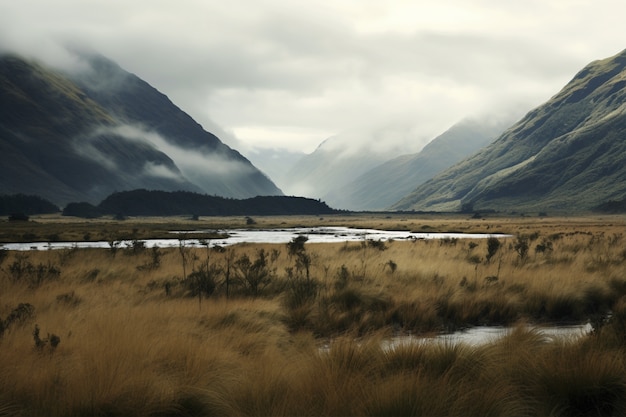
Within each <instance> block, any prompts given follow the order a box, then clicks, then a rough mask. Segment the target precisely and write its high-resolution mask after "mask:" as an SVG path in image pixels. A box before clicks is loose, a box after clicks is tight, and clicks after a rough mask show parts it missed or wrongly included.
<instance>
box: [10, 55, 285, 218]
mask: <svg viewBox="0 0 626 417" xmlns="http://www.w3.org/2000/svg"><path fill="white" fill-rule="evenodd" d="M79 59H81V60H82V61H83V63H84V64H85V65H84V66H82V69H81V70H79V71H72V72H71V73H70V72H62V71H59V70H54V69H51V68H49V67H46V66H45V65H44V64H42V63H39V62H36V61H31V60H27V59H24V58H22V57H19V56H17V55H12V54H5V55H2V56H0V161H1V162H2V164H1V165H0V193H3V194H18V193H24V194H34V195H39V196H41V197H43V198H46V199H48V200H50V201H52V202H54V203H55V204H57V205H61V206H62V205H64V204H65V203H67V202H70V201H89V202H97V201H100V200H101V199H103V198H104V197H106V196H107V195H109V194H111V193H112V192H114V191H119V190H130V189H137V188H150V189H161V190H167V191H176V190H186V191H193V192H205V193H209V194H217V195H222V196H225V197H238V198H245V197H252V196H256V195H280V194H282V193H281V192H280V190H279V189H278V188H277V187H276V186H275V185H274V184H273V183H272V182H271V181H270V180H269V179H268V178H267V177H265V176H264V175H263V174H262V173H261V172H260V171H258V170H257V169H256V168H255V167H254V166H253V165H252V164H251V163H250V162H249V161H248V160H247V159H245V158H244V157H243V156H241V155H240V154H239V153H238V152H236V151H234V150H232V149H230V148H229V147H227V146H226V145H224V144H223V143H222V142H221V141H220V140H219V139H218V138H217V137H215V136H214V135H212V134H210V133H209V132H206V131H204V130H203V129H202V127H201V126H200V125H199V124H198V123H196V122H195V121H194V120H193V119H192V118H191V117H189V116H188V115H187V114H186V113H184V112H183V111H182V110H180V109H179V108H178V107H176V106H175V105H174V104H173V103H172V102H171V101H170V100H169V99H168V98H167V97H166V96H165V95H163V94H161V93H160V92H158V91H157V90H156V89H154V88H153V87H151V86H150V85H149V84H147V83H146V82H144V81H142V80H141V79H139V78H138V77H136V76H135V75H133V74H130V73H128V72H126V71H124V70H122V69H121V68H120V67H119V66H118V65H117V64H115V63H113V62H111V61H109V60H107V59H106V58H104V57H101V56H98V55H89V54H84V55H79ZM188 161H191V162H192V163H189V162H188Z"/></svg>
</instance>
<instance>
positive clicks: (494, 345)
mask: <svg viewBox="0 0 626 417" xmlns="http://www.w3.org/2000/svg"><path fill="white" fill-rule="evenodd" d="M240 220H241V221H243V219H240ZM256 220H257V223H258V224H261V225H264V224H267V223H266V221H267V220H266V219H263V218H259V219H256ZM378 220H379V219H375V220H373V221H378ZM385 221H396V222H401V220H399V219H398V218H395V219H385ZM439 221H440V220H439V219H430V220H429V222H428V224H425V225H427V226H429V228H430V227H431V228H432V229H433V230H434V229H436V228H438V227H444V226H442V225H440V224H438V222H439ZM411 222H414V223H415V224H413V225H410V227H412V228H415V229H419V228H420V227H421V226H420V225H419V224H418V222H417V221H415V220H412V221H411V220H409V221H407V222H406V223H407V224H408V223H411ZM455 222H457V223H455V226H456V227H457V228H458V229H459V230H473V229H478V228H479V226H480V227H481V228H483V229H485V228H486V227H487V226H489V230H494V229H498V230H499V231H510V232H523V233H524V234H526V235H528V236H530V235H533V233H535V232H538V234H537V236H536V237H534V238H533V239H530V238H529V239H528V242H529V243H528V245H529V249H528V252H527V253H526V255H525V257H524V259H523V262H521V261H520V252H519V247H517V248H516V242H517V241H516V240H515V239H502V240H501V244H500V246H499V248H498V250H497V251H495V252H494V253H493V254H492V255H491V256H490V259H489V261H487V259H486V258H487V255H488V254H489V248H488V246H487V242H486V241H485V240H467V241H464V240H460V241H456V242H452V241H450V242H437V241H428V240H425V241H415V242H399V241H395V242H386V243H385V245H384V246H385V248H384V250H381V248H380V247H379V246H377V245H371V244H368V243H367V242H366V241H364V242H355V243H349V244H343V243H342V244H308V243H307V244H306V245H304V251H305V252H304V254H305V255H306V256H307V257H308V258H303V257H301V258H299V259H300V262H301V263H300V264H297V259H296V257H295V256H288V248H287V246H285V245H239V246H236V247H233V248H229V249H228V250H226V251H219V250H213V249H211V250H209V249H208V248H203V247H200V248H195V249H190V250H189V252H188V255H189V256H188V258H187V263H186V264H185V271H183V265H182V263H181V253H180V251H179V250H178V248H170V249H160V250H159V255H158V257H157V258H158V262H155V259H157V258H155V255H154V253H153V252H152V251H151V250H150V249H146V248H144V249H143V250H142V249H140V245H136V246H133V247H132V248H129V249H121V248H120V249H119V250H117V251H115V252H113V251H110V250H106V249H105V250H95V249H69V250H66V251H39V252H28V253H16V252H8V253H6V254H4V255H5V256H4V257H3V261H2V263H1V264H0V268H1V270H0V320H1V321H2V323H3V325H4V324H5V323H9V322H8V321H7V320H8V317H10V316H11V314H12V312H13V311H15V310H16V309H17V308H18V306H19V305H26V304H28V305H32V306H33V311H32V314H29V315H27V316H24V318H23V319H20V320H17V319H16V320H11V322H10V324H7V325H6V326H4V327H3V328H4V331H3V333H2V335H0V415H50V416H54V415H64V416H66V415H179V416H187V415H224V416H236V415H237V416H238V415H277V416H280V415H284V416H288V415H512V416H516V415H518V416H529V415H618V414H623V413H624V412H626V409H625V406H626V405H625V404H624V398H626V389H625V387H626V362H625V360H624V358H626V348H625V347H624V346H626V344H625V343H624V342H626V325H625V324H624V323H626V313H625V312H626V301H624V300H626V298H625V297H626V276H625V275H624V262H626V261H625V260H624V256H623V253H624V240H623V239H622V238H621V237H620V235H619V233H620V232H619V231H620V230H621V229H620V228H621V227H622V226H621V225H618V226H609V225H607V226H605V227H604V229H603V228H602V227H601V225H600V224H598V223H597V222H592V221H589V223H581V224H575V223H572V222H570V221H564V222H563V224H562V225H561V226H560V228H559V226H558V225H556V224H552V223H550V224H545V223H542V222H540V223H532V222H530V223H511V222H510V221H509V220H506V221H502V224H490V225H488V224H480V223H479V222H477V221H471V222H469V224H464V223H463V221H461V220H455ZM537 222H538V221H537ZM401 223H402V222H401ZM258 224H257V225H258ZM257 225H255V226H257ZM507 225H508V226H507ZM505 227H511V228H512V229H513V230H507V229H506V228H505ZM140 228H141V227H140ZM463 228H465V229H463ZM533 228H535V229H533ZM577 228H579V229H580V230H578V231H577V230H576V229H577ZM429 230H430V229H429ZM92 235H96V232H94V233H92ZM555 236H558V237H555ZM548 241H549V242H551V245H550V247H551V249H549V250H548V249H546V248H543V249H540V250H539V251H536V250H534V245H535V244H545V242H548ZM542 242H543V243H542ZM261 250H262V251H264V252H263V253H264V254H265V256H266V259H265V262H266V263H265V266H266V267H267V268H269V269H268V271H269V272H271V273H270V274H269V275H267V276H265V275H264V279H265V278H269V279H266V280H265V281H264V283H263V285H262V286H259V287H258V288H256V289H255V290H254V291H252V290H251V288H250V285H249V283H248V284H246V283H244V282H243V281H242V279H243V277H242V276H241V275H238V274H237V271H236V269H235V265H236V264H235V262H237V260H239V259H245V257H247V258H248V260H249V261H250V264H252V265H254V263H255V262H256V261H257V260H258V259H259V254H260V251H261ZM20 257H22V258H20ZM307 259H308V260H307ZM303 260H307V262H305V263H302V261H303ZM16 261H19V262H22V263H23V264H26V262H28V263H30V264H32V265H45V266H51V267H54V268H55V270H56V269H58V271H59V273H58V275H55V276H54V277H45V279H41V280H38V281H37V282H36V285H33V283H32V281H31V280H27V279H14V278H13V274H12V272H11V270H10V269H9V266H10V265H12V264H13V263H14V262H16ZM390 262H392V263H393V265H395V267H394V268H393V271H392V270H391V268H390V267H389V265H390ZM147 265H149V266H150V267H147ZM229 267H231V268H233V269H232V270H231V273H232V275H231V276H230V278H229V282H228V287H227V285H226V273H227V272H226V271H228V269H229ZM209 270H210V271H213V272H212V273H214V275H212V276H211V277H212V279H214V282H213V283H214V288H213V289H212V291H211V292H209V291H204V292H198V291H197V290H198V288H199V287H198V286H197V283H194V282H195V281H193V279H194V278H193V277H194V275H193V274H194V272H198V271H200V272H202V271H205V273H206V271H209ZM290 274H291V275H290ZM198 300H200V301H201V302H198ZM609 313H610V314H609ZM587 320H592V323H594V332H593V334H592V335H589V336H586V337H583V338H581V339H571V340H570V339H555V340H548V339H546V338H545V337H544V336H542V335H541V334H539V333H538V332H535V331H532V330H528V329H527V327H526V326H524V325H523V323H524V322H526V321H527V322H531V323H537V322H585V321H587ZM515 323H522V324H520V325H519V326H514V327H513V329H512V330H511V331H510V333H509V334H508V335H507V336H505V337H504V338H502V339H501V340H498V341H494V342H490V343H487V344H485V345H481V346H468V345H463V344H451V343H447V344H446V343H412V344H400V345H394V346H393V347H391V348H390V347H389V345H388V344H386V343H384V341H385V340H387V339H388V338H389V337H391V336H395V335H403V334H406V333H411V334H414V335H415V334H432V333H438V332H441V331H444V330H453V329H457V328H463V327H467V326H471V325H484V324H498V325H506V324H515ZM35 326H37V327H38V328H39V329H40V330H41V335H42V338H43V337H45V336H46V335H48V334H50V335H57V336H58V337H59V338H60V343H59V344H58V346H56V347H55V348H54V349H49V348H47V349H37V348H36V347H35V343H34V341H33V330H34V329H35Z"/></svg>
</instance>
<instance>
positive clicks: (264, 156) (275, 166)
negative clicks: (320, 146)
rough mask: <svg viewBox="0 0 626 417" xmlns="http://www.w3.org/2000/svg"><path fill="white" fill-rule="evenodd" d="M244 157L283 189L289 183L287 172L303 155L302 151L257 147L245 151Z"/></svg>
mask: <svg viewBox="0 0 626 417" xmlns="http://www.w3.org/2000/svg"><path fill="white" fill-rule="evenodd" d="M244 155H245V157H246V158H248V159H249V160H250V162H252V163H253V164H254V166H255V167H257V168H259V169H260V170H261V171H262V172H263V173H264V174H266V175H267V176H268V177H270V178H271V179H272V181H274V184H276V185H277V186H278V187H279V188H281V189H284V187H285V186H286V185H288V184H289V176H288V173H289V172H290V171H291V170H292V169H293V167H294V166H295V165H296V164H297V163H298V162H299V161H300V160H301V159H302V158H304V157H305V155H306V154H305V153H304V152H299V151H292V150H289V149H281V148H259V149H252V150H250V151H248V152H246V153H245V154H244Z"/></svg>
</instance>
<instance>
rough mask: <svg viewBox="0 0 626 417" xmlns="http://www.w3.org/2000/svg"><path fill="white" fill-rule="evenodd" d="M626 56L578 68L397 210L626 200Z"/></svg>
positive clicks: (576, 205)
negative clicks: (540, 102)
mask: <svg viewBox="0 0 626 417" xmlns="http://www.w3.org/2000/svg"><path fill="white" fill-rule="evenodd" d="M625 160H626V51H622V52H621V53H619V54H617V55H615V56H613V57H610V58H606V59H602V60H597V61H594V62H592V63H590V64H589V65H587V66H586V67H585V68H583V69H582V70H581V71H580V72H578V74H576V75H575V77H574V78H573V79H572V80H571V81H570V82H569V83H568V84H567V85H566V86H565V87H564V88H563V89H562V90H561V91H560V92H559V93H558V94H556V95H555V96H553V97H552V98H551V99H550V100H548V101H547V102H546V103H545V104H543V105H541V106H539V107H537V108H535V109H534V110H532V111H530V112H529V113H528V114H527V115H526V116H525V117H523V118H522V119H521V120H520V121H519V122H517V123H516V124H514V125H513V126H512V127H510V128H509V129H507V130H506V131H505V132H504V133H503V134H502V135H501V136H500V137H499V138H498V139H496V140H495V141H494V142H493V143H492V144H490V145H489V146H487V147H485V148H484V149H483V150H481V151H479V152H478V153H477V154H475V155H473V156H471V157H469V158H466V159H464V160H463V161H461V162H459V163H458V164H456V165H454V166H453V167H451V168H449V169H447V170H445V171H444V172H442V173H440V174H439V175H437V176H436V177H434V178H433V179H431V180H429V181H427V182H426V183H424V184H422V185H420V186H418V187H417V188H416V189H415V190H414V191H412V192H411V193H410V194H408V195H407V196H406V197H404V198H403V199H401V200H400V201H398V202H397V203H396V204H394V205H393V209H397V210H411V209H414V210H437V211H448V210H452V211H457V210H461V209H464V210H486V209H494V210H510V211H535V210H536V211H551V210H554V211H575V210H588V209H591V208H592V207H595V206H597V205H600V204H602V203H604V202H606V201H609V200H622V199H624V197H625V196H626V164H624V161H625Z"/></svg>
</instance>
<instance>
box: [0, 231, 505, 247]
mask: <svg viewBox="0 0 626 417" xmlns="http://www.w3.org/2000/svg"><path fill="white" fill-rule="evenodd" d="M171 233H172V236H175V237H172V238H171V239H142V241H143V242H144V244H145V246H146V247H154V246H158V247H161V248H167V247H178V246H180V245H181V244H182V245H184V246H191V247H193V246H205V245H206V244H208V245H209V246H210V247H214V246H230V245H236V244H238V243H244V242H247V243H276V244H285V243H288V242H290V241H291V240H292V239H293V238H295V237H297V236H301V235H304V236H306V237H307V238H308V242H310V243H333V242H335V243H336V242H358V241H363V240H365V239H370V240H381V241H390V240H408V241H414V240H430V239H486V238H489V237H497V238H505V237H511V235H506V234H486V233H419V232H407V231H393V230H376V229H357V228H350V227H306V228H286V229H222V230H196V231H186V232H182V231H172V232H171ZM192 233H221V234H224V235H227V237H225V238H218V239H210V240H206V242H202V241H199V240H198V239H186V238H185V235H186V234H192ZM132 244H133V242H132V241H131V240H123V241H119V247H120V248H124V247H130V246H132ZM74 247H78V248H106V249H108V248H110V247H111V246H110V243H109V242H107V241H80V242H28V243H0V249H8V250H17V251H29V250H48V249H70V248H74Z"/></svg>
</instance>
